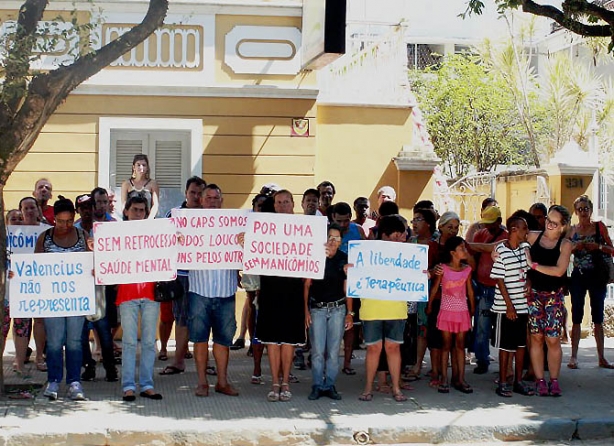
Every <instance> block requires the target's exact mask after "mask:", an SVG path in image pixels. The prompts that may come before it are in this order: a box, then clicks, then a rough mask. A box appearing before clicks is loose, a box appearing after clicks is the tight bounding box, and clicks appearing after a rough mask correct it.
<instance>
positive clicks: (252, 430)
mask: <svg viewBox="0 0 614 446" xmlns="http://www.w3.org/2000/svg"><path fill="white" fill-rule="evenodd" d="M606 345H607V346H608V347H609V348H608V349H607V352H606V355H607V356H608V357H609V358H610V359H611V360H613V361H614V350H613V349H612V347H614V342H613V341H612V340H608V341H607V343H606ZM563 348H564V360H563V371H562V374H561V379H560V382H561V387H562V389H563V396H562V397H561V398H552V397H541V398H540V397H537V396H535V397H524V396H520V395H517V394H514V396H513V397H512V398H508V399H504V398H501V397H499V396H497V395H496V394H495V392H494V389H495V384H494V379H495V378H496V375H495V373H494V372H496V370H497V368H498V366H497V363H494V364H493V365H492V366H491V371H492V372H493V373H488V374H486V375H474V374H473V373H472V372H471V370H472V368H473V367H472V366H467V381H468V382H469V383H470V384H471V385H472V386H473V387H474V389H475V392H474V394H472V395H464V394H462V393H459V392H457V391H455V390H453V389H452V390H451V393H450V394H448V395H444V394H439V393H437V391H436V390H434V389H431V388H429V387H428V380H427V379H426V378H423V379H421V380H420V381H417V382H415V383H413V386H414V387H415V389H414V390H412V391H406V392H405V393H406V395H407V396H408V397H409V398H410V399H409V401H407V402H405V403H397V402H395V401H394V400H393V399H392V398H391V397H390V395H384V394H380V393H376V394H375V397H374V399H373V401H372V402H360V401H358V399H357V397H358V395H359V394H360V393H361V391H362V387H363V385H364V351H357V352H356V355H357V359H356V360H354V361H353V366H354V367H355V368H356V371H357V372H358V373H357V374H356V375H355V376H346V375H342V374H341V375H340V377H339V379H338V385H337V389H338V390H339V391H340V392H342V394H343V400H341V401H332V400H330V399H328V398H321V399H320V400H318V401H309V400H307V395H308V394H309V391H310V388H311V376H310V371H309V370H307V371H294V373H295V374H296V375H297V376H298V377H299V379H300V380H301V382H300V383H299V384H294V385H292V386H291V387H292V389H291V390H292V392H293V394H294V397H293V398H292V400H291V401H290V402H287V403H283V402H277V403H269V402H267V401H266V398H265V397H266V393H267V392H268V391H269V387H270V386H269V385H268V384H269V383H270V376H267V372H268V359H267V357H266V356H265V357H264V358H263V370H264V372H265V379H266V381H267V385H253V384H251V383H250V377H251V374H252V364H253V363H252V358H249V357H247V356H246V350H245V349H244V350H240V351H237V352H232V353H231V359H230V379H231V381H232V382H233V384H234V385H235V386H236V387H237V388H238V389H239V391H240V392H241V394H240V396H239V397H228V396H225V395H221V394H217V393H215V392H214V391H213V388H211V395H210V396H209V397H208V398H197V397H195V396H194V394H193V390H194V387H195V385H196V372H195V368H194V360H188V361H187V365H188V368H187V370H186V372H185V373H183V374H180V375H172V376H160V375H156V376H155V378H154V379H155V385H156V390H157V391H158V392H160V393H162V394H163V396H164V399H163V400H162V401H151V400H146V399H143V398H138V397H137V400H136V402H134V403H125V402H122V401H121V395H122V393H121V388H120V384H119V383H107V382H105V381H104V379H103V378H104V370H103V369H102V367H101V366H99V367H98V380H97V381H95V382H87V383H84V389H85V392H86V395H87V397H88V398H89V401H85V402H72V401H70V400H68V399H67V398H65V397H64V396H63V395H62V396H61V398H60V399H59V400H58V401H48V400H47V399H46V398H45V397H43V396H42V390H40V387H39V390H38V391H37V390H33V393H34V398H32V399H27V400H14V399H6V398H4V399H3V400H2V401H0V404H1V406H2V414H3V415H4V416H3V417H2V418H0V444H11V445H21V444H27V445H30V446H32V445H37V444H41V445H43V444H44V445H54V444H62V445H64V444H74V445H137V444H138V445H141V444H160V445H162V444H164V445H175V444H176V445H188V444H189V445H217V444H220V445H230V444H233V445H235V444H236V445H268V444H284V445H291V444H296V445H325V444H357V443H360V442H362V441H364V442H374V443H382V444H392V443H440V442H449V443H457V442H471V443H476V442H493V441H497V440H507V441H511V440H544V441H545V440H561V441H566V440H570V439H571V438H572V437H575V438H580V439H582V440H589V439H598V438H611V437H614V404H613V402H614V386H613V384H614V370H605V369H600V368H598V366H597V357H596V354H595V349H594V340H593V339H592V338H589V339H585V340H583V341H582V343H581V349H580V358H579V359H580V367H581V368H580V369H578V370H569V369H568V368H567V367H565V364H566V363H567V359H568V357H569V346H564V347H563ZM11 354H12V347H11V346H10V345H9V346H7V354H6V356H5V358H4V364H5V367H4V373H5V377H6V383H7V384H23V385H31V386H32V387H36V385H38V386H42V385H43V384H44V382H45V379H46V374H45V373H41V372H37V371H35V370H32V372H31V373H32V375H33V376H32V379H31V380H29V381H24V380H21V379H20V378H17V377H16V376H15V375H14V374H13V373H12V371H11V367H10V364H11V362H12V360H13V358H12V356H11ZM171 359H172V353H171ZM169 363H170V362H169V361H167V362H161V361H157V362H156V373H157V372H159V371H160V370H162V368H163V367H164V366H165V365H168V364H169ZM427 369H428V366H426V368H425V369H424V370H427ZM212 378H213V379H212V380H211V381H210V384H211V386H213V385H214V384H215V377H212Z"/></svg>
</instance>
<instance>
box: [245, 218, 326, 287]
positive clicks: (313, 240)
mask: <svg viewBox="0 0 614 446" xmlns="http://www.w3.org/2000/svg"><path fill="white" fill-rule="evenodd" d="M326 225H327V224H326V217H316V216H311V215H292V214H269V213H262V212H251V213H250V214H249V216H248V217H247V227H246V231H245V246H244V251H243V272H244V273H245V274H257V275H261V276H283V277H305V278H311V279H322V278H323V277H324V266H325V262H326V253H325V250H324V245H325V244H326Z"/></svg>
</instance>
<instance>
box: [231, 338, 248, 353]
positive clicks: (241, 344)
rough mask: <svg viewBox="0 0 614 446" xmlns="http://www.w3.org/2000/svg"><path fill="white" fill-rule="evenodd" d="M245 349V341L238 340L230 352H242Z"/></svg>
mask: <svg viewBox="0 0 614 446" xmlns="http://www.w3.org/2000/svg"><path fill="white" fill-rule="evenodd" d="M242 348H245V339H241V338H238V339H237V340H236V341H235V342H234V344H232V345H231V346H230V350H241V349H242Z"/></svg>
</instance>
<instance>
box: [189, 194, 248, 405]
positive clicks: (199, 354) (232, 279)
mask: <svg viewBox="0 0 614 446" xmlns="http://www.w3.org/2000/svg"><path fill="white" fill-rule="evenodd" d="M202 201H203V208H205V209H220V208H221V207H222V191H221V190H220V188H219V187H218V186H217V185H215V184H209V185H207V186H206V187H205V191H204V194H203V198H202ZM238 279H239V274H238V272H237V271H236V270H227V269H219V270H198V271H194V270H192V271H190V273H189V284H190V292H189V293H188V301H189V306H188V308H189V310H188V314H189V317H188V331H189V333H190V341H192V342H193V343H194V358H195V359H196V371H197V373H198V386H197V387H196V391H195V394H196V396H209V383H208V382H207V361H208V357H209V337H210V336H211V333H213V357H214V358H215V363H216V365H217V384H216V385H215V391H216V392H218V393H222V394H224V395H229V396H237V395H239V392H238V391H237V390H236V389H235V388H234V387H232V386H231V385H230V383H229V382H228V374H227V371H228V357H229V354H230V346H231V345H232V338H233V336H234V334H235V331H236V330H237V321H236V319H235V293H236V291H237V286H238Z"/></svg>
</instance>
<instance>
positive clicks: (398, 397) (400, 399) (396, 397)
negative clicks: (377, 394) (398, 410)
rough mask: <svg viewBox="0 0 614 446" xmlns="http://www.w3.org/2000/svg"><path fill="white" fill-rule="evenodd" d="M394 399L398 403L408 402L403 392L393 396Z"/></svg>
mask: <svg viewBox="0 0 614 446" xmlns="http://www.w3.org/2000/svg"><path fill="white" fill-rule="evenodd" d="M392 397H393V398H394V400H395V401H396V402H397V403H402V402H403V401H407V397H406V396H405V395H403V392H401V391H398V392H397V393H395V394H394V395H392Z"/></svg>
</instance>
